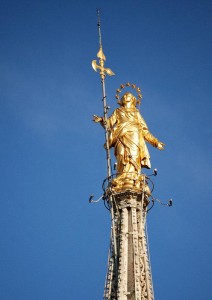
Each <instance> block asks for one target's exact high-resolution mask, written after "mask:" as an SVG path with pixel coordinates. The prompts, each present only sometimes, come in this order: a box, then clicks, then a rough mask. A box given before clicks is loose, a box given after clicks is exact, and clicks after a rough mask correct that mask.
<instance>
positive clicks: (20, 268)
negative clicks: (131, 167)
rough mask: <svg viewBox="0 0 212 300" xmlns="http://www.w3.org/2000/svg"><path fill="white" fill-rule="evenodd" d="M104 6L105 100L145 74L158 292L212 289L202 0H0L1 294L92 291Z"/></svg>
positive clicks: (98, 218) (100, 265)
mask: <svg viewBox="0 0 212 300" xmlns="http://www.w3.org/2000/svg"><path fill="white" fill-rule="evenodd" d="M97 7H99V8H100V9H101V20H102V34H103V47H104V52H105V55H106V57H107V61H106V63H107V67H110V68H111V69H112V70H113V71H114V72H115V73H116V76H114V77H111V78H107V82H106V89H107V95H108V104H109V105H110V106H111V112H112V110H113V109H114V108H115V107H116V100H115V97H114V96H115V90H116V88H118V87H119V85H120V84H121V83H125V82H127V81H130V82H132V83H135V84H137V85H138V86H140V87H141V89H142V92H143V101H142V105H141V114H142V115H143V117H144V118H145V120H146V122H147V124H148V125H149V128H150V131H151V132H152V133H153V134H154V135H155V136H157V137H158V138H159V139H160V140H162V141H163V142H164V143H166V150H165V151H157V150H156V149H153V148H152V147H151V146H149V150H150V153H151V158H152V167H153V168H157V169H158V173H159V174H158V176H157V177H156V178H155V180H154V182H155V191H154V195H155V196H156V197H157V198H159V199H161V200H162V201H166V200H168V199H169V198H173V200H174V206H173V207H172V208H166V207H162V206H159V205H156V206H155V208H154V209H153V210H152V211H151V213H150V214H149V216H148V231H149V240H150V251H151V262H152V270H153V280H154V287H155V296H156V300H170V299H171V300H179V299H180V300H201V299H212V289H211V268H212V265H211V251H212V240H211V230H212V223H211V211H212V204H211V193H212V189H211V180H210V178H211V169H210V165H211V120H210V119H211V86H212V84H211V78H212V60H211V53H212V35H211V32H212V18H211V16H212V2H211V1H209V0H179V1H172V0H163V1H162V0H148V1H147V0H145V1H144V0H140V1H138V0H137V1H135V0H132V1H125V0H124V1H110V0H109V1H74V0H72V1H65V0H61V1H58V0H57V1H54V0H52V1H50V0H42V1H41V0H37V1H32V0H29V1H26V0H20V1H14V0H13V1H12V0H7V1H6V0H2V1H1V4H0V38H1V43H0V107H1V110H0V128H1V131H0V141H1V147H0V157H1V163H0V164H1V166H0V170H1V174H0V176H1V189H0V191H1V199H0V241H1V242H0V269H1V272H0V299H2V300H70V299H80V300H81V299H87V300H94V299H101V298H102V294H103V287H104V280H105V274H106V264H107V251H108V246H109V231H110V216H109V213H108V211H107V210H106V209H105V208H104V206H103V205H102V203H100V204H96V205H94V204H89V203H88V198H89V195H90V194H91V193H94V194H95V196H96V198H97V197H98V196H100V195H101V193H102V191H101V184H102V181H103V179H104V178H105V176H106V164H105V153H104V149H103V144H104V134H103V130H102V128H101V127H100V126H98V125H96V124H94V123H93V122H92V121H91V119H92V115H93V114H94V113H95V114H99V115H101V114H102V103H101V86H100V80H99V77H98V74H97V73H95V72H94V71H93V70H92V68H91V61H92V60H93V59H96V53H97V51H98V35H97V18H96V8H97Z"/></svg>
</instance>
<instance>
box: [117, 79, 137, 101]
mask: <svg viewBox="0 0 212 300" xmlns="http://www.w3.org/2000/svg"><path fill="white" fill-rule="evenodd" d="M125 87H127V88H128V87H131V88H133V89H135V90H136V92H137V93H138V99H136V97H135V96H134V95H133V94H131V93H129V92H127V93H125V94H124V96H122V97H121V99H120V93H121V92H122V90H123V89H124V88H125ZM127 98H128V100H127ZM141 98H142V94H141V90H140V88H139V87H137V86H136V85H135V84H131V83H129V82H127V83H126V84H121V85H120V88H118V89H117V90H116V99H117V100H118V101H117V103H118V104H119V105H121V106H123V105H124V101H133V102H132V104H133V105H135V106H136V105H137V104H140V103H141ZM132 99H133V100H132Z"/></svg>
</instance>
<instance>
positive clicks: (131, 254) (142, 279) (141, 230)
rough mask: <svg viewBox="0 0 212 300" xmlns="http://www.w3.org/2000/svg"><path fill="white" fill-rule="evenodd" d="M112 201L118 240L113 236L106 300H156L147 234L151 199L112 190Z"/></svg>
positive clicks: (141, 194) (134, 191)
mask: <svg viewBox="0 0 212 300" xmlns="http://www.w3.org/2000/svg"><path fill="white" fill-rule="evenodd" d="M110 197H111V199H112V201H113V207H114V227H115V228H114V231H113V232H114V233H115V236H114V237H113V233H112V234H111V245H110V253H109V261H108V273H107V277H106V284H105V292H104V299H105V300H153V299H154V296H153V288H152V278H151V270H150V263H149V257H148V248H147V241H146V232H145V223H146V211H147V206H148V204H149V199H148V195H147V194H146V193H145V192H141V191H139V190H136V189H134V190H133V189H129V190H122V191H121V190H120V191H118V190H116V191H115V190H113V192H112V195H111V196H110ZM114 238H115V244H116V247H117V264H115V259H116V258H115V255H114V253H115V251H114Z"/></svg>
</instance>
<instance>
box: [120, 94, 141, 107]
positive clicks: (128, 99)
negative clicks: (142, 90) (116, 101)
mask: <svg viewBox="0 0 212 300" xmlns="http://www.w3.org/2000/svg"><path fill="white" fill-rule="evenodd" d="M127 103H131V104H132V105H134V106H136V103H137V99H136V97H135V96H133V94H131V93H125V94H124V95H123V96H122V98H121V101H120V105H121V106H125V105H126V104H127Z"/></svg>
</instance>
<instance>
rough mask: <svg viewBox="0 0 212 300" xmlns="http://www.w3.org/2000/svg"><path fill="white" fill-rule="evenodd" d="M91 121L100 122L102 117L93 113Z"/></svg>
mask: <svg viewBox="0 0 212 300" xmlns="http://www.w3.org/2000/svg"><path fill="white" fill-rule="evenodd" d="M93 121H94V122H95V123H98V122H102V121H103V118H101V117H98V116H96V115H93Z"/></svg>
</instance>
